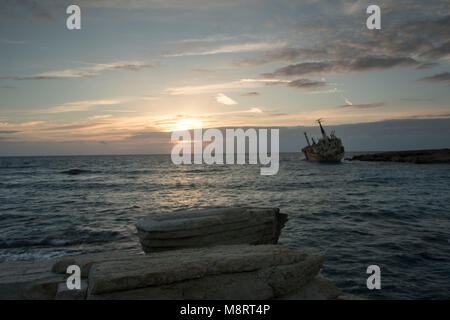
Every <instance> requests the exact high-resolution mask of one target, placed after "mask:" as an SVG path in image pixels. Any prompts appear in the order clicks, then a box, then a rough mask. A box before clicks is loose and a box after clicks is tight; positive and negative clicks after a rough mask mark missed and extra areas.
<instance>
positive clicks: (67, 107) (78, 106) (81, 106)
mask: <svg viewBox="0 0 450 320" xmlns="http://www.w3.org/2000/svg"><path fill="white" fill-rule="evenodd" d="M120 102H121V100H118V99H116V100H114V99H110V100H83V101H75V102H69V103H65V104H63V105H59V106H55V107H52V108H48V109H45V110H41V111H40V112H41V113H63V112H74V111H86V110H88V109H90V108H91V107H94V106H110V105H117V104H119V103H120Z"/></svg>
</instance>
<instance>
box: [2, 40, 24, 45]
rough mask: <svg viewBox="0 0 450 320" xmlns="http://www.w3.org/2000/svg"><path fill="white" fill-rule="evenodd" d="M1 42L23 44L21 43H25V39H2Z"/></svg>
mask: <svg viewBox="0 0 450 320" xmlns="http://www.w3.org/2000/svg"><path fill="white" fill-rule="evenodd" d="M0 43H5V44H17V45H21V44H25V41H23V40H10V39H0Z"/></svg>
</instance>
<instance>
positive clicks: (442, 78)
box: [418, 72, 450, 84]
mask: <svg viewBox="0 0 450 320" xmlns="http://www.w3.org/2000/svg"><path fill="white" fill-rule="evenodd" d="M418 81H423V82H446V83H448V84H450V72H443V73H439V74H435V75H433V76H429V77H424V78H421V79H419V80H418Z"/></svg>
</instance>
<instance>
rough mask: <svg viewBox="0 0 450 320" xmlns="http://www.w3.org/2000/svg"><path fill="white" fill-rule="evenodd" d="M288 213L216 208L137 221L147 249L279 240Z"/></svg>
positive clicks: (144, 248)
mask: <svg viewBox="0 0 450 320" xmlns="http://www.w3.org/2000/svg"><path fill="white" fill-rule="evenodd" d="M286 221H287V215H286V214H282V213H280V211H279V209H277V208H216V209H203V210H185V211H178V212H173V213H159V214H150V215H148V216H146V217H144V218H143V219H141V220H139V221H138V222H137V224H136V228H137V231H138V236H139V240H140V242H141V245H142V249H143V250H144V252H146V253H149V252H155V251H164V250H174V249H184V248H197V247H208V246H214V245H233V244H276V243H277V242H278V238H279V236H280V232H281V229H282V228H283V227H284V224H285V222H286Z"/></svg>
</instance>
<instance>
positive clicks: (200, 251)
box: [0, 245, 340, 300]
mask: <svg viewBox="0 0 450 320" xmlns="http://www.w3.org/2000/svg"><path fill="white" fill-rule="evenodd" d="M64 259H65V258H62V259H57V260H55V261H52V262H51V263H50V261H44V262H40V263H38V262H34V263H32V264H30V267H33V268H32V269H31V270H30V269H29V268H26V269H24V264H17V268H16V269H15V271H14V272H13V270H12V269H10V270H9V272H8V273H9V275H7V274H6V272H4V273H3V276H4V277H3V278H1V279H0V299H65V300H67V299H69V300H79V299H195V300H197V299H251V300H255V299H335V298H337V297H338V296H339V294H340V291H339V289H338V288H336V287H335V286H334V285H333V284H332V283H331V282H330V281H328V280H326V279H322V278H319V277H317V274H318V272H319V270H320V268H321V266H322V262H323V258H322V257H321V256H316V255H308V254H305V253H301V252H298V251H294V250H291V249H289V248H286V247H283V246H280V245H256V246H255V245H229V246H216V247H209V248H196V249H184V250H175V251H165V252H155V253H151V254H147V255H127V256H124V255H116V253H103V254H102V255H81V256H77V257H73V259H74V260H73V261H76V262H77V263H79V266H80V268H81V269H82V270H81V271H82V281H81V283H82V285H81V289H80V290H76V289H75V290H69V289H68V288H67V286H66V278H67V276H68V275H67V274H66V275H63V274H59V273H55V272H52V271H51V270H52V269H53V270H54V271H58V272H59V271H60V270H57V268H54V267H53V266H54V265H61V260H64ZM71 259H72V258H71ZM65 261H66V262H67V261H68V260H67V259H65ZM66 262H63V264H65V263H66ZM0 267H1V265H0ZM21 268H22V270H21V271H19V270H18V269H21ZM87 270H88V272H86V271H87ZM86 273H88V275H87V276H83V275H85V274H86Z"/></svg>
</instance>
